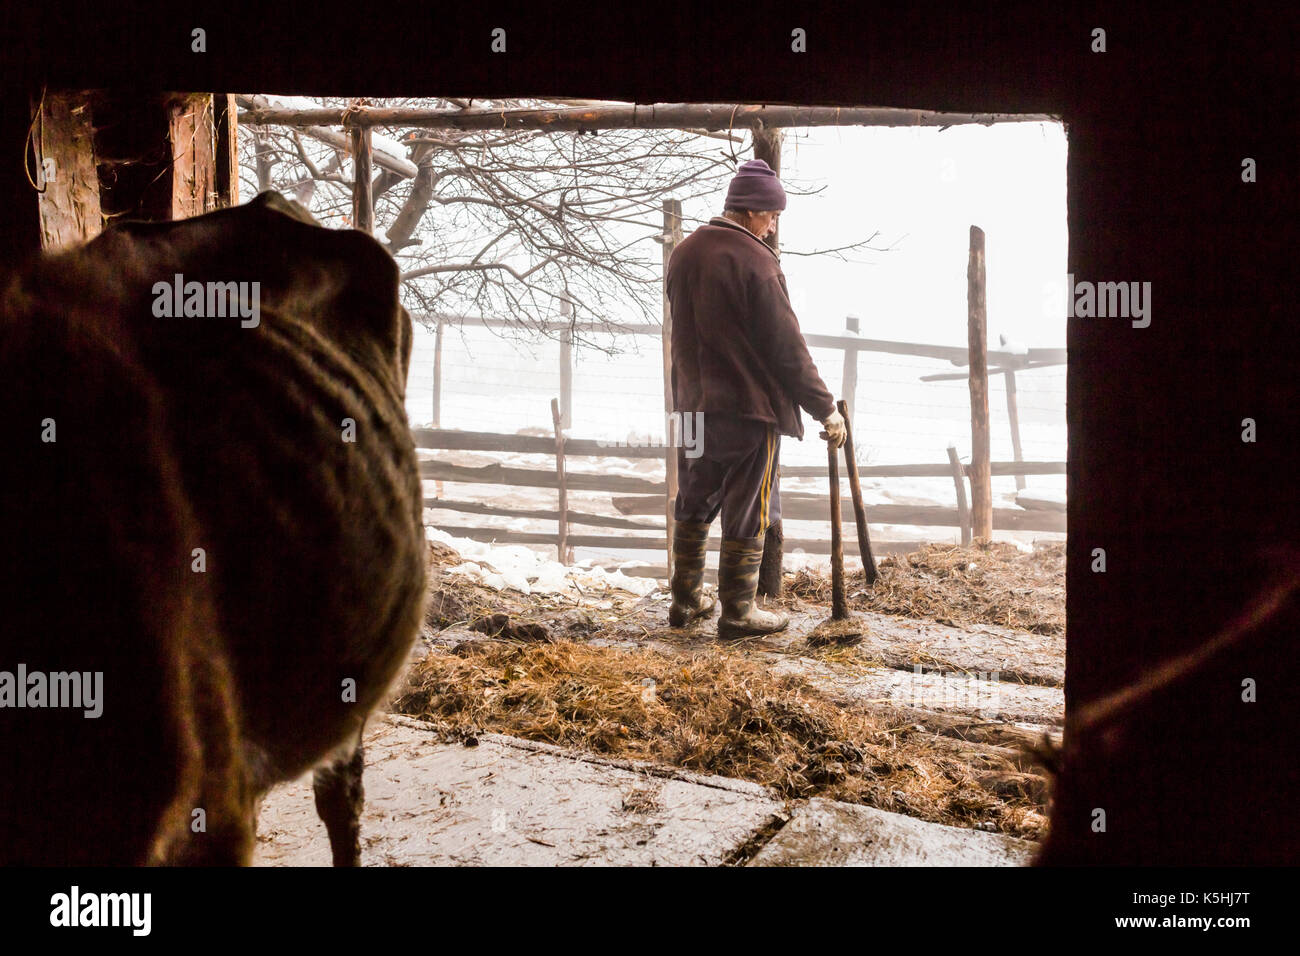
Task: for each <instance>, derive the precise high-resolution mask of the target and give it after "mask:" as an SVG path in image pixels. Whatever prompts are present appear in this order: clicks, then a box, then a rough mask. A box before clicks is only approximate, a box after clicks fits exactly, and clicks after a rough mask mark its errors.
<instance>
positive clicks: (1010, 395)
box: [1002, 369, 1025, 491]
mask: <svg viewBox="0 0 1300 956" xmlns="http://www.w3.org/2000/svg"><path fill="white" fill-rule="evenodd" d="M1002 377H1003V379H1004V380H1005V382H1006V387H1007V419H1008V420H1009V421H1010V422H1011V454H1012V455H1013V456H1014V457H1015V459H1016V461H1020V459H1021V458H1023V457H1024V456H1023V455H1021V453H1020V408H1019V406H1018V405H1017V403H1016V373H1015V372H1014V371H1012V370H1011V369H1007V370H1006V371H1005V372H1003V373H1002ZM1016 490H1017V491H1024V490H1025V476H1024V475H1023V474H1022V473H1020V472H1016Z"/></svg>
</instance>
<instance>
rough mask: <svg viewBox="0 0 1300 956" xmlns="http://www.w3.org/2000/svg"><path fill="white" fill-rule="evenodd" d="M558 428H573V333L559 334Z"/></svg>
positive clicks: (565, 331)
mask: <svg viewBox="0 0 1300 956" xmlns="http://www.w3.org/2000/svg"><path fill="white" fill-rule="evenodd" d="M560 427H561V428H572V427H573V333H572V332H570V331H569V330H568V329H565V330H564V331H563V332H561V333H560Z"/></svg>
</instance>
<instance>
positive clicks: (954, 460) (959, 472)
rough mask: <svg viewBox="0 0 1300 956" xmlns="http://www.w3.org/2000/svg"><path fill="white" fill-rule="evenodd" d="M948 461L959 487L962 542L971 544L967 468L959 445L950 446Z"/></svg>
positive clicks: (953, 478)
mask: <svg viewBox="0 0 1300 956" xmlns="http://www.w3.org/2000/svg"><path fill="white" fill-rule="evenodd" d="M948 462H949V464H950V465H951V466H952V483H953V485H954V486H955V487H956V489H957V521H958V524H959V526H960V527H961V543H962V544H963V545H969V544H970V506H969V505H968V504H966V470H965V469H964V468H962V465H961V459H959V458H958V457H957V447H956V446H955V445H949V446H948Z"/></svg>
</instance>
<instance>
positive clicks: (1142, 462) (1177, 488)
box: [0, 3, 1300, 787]
mask: <svg viewBox="0 0 1300 956" xmlns="http://www.w3.org/2000/svg"><path fill="white" fill-rule="evenodd" d="M467 6H471V8H470V9H461V8H453V9H449V8H447V7H445V6H442V5H439V6H438V7H437V8H436V10H435V8H432V7H428V6H426V7H423V8H414V9H411V10H409V11H406V12H403V11H402V10H401V8H400V7H397V8H393V9H392V10H391V11H389V10H387V9H386V12H385V15H384V18H382V19H381V18H379V17H376V18H374V19H372V20H370V21H368V22H367V23H366V26H365V29H363V30H359V29H358V28H357V26H356V24H355V23H354V22H351V21H348V20H346V19H345V18H343V17H342V16H331V15H330V14H326V13H321V12H319V11H318V10H316V9H313V10H312V11H311V12H310V13H305V12H304V11H303V9H301V8H295V9H292V10H288V11H285V12H283V13H276V12H271V11H264V12H263V14H262V16H260V17H259V18H258V19H257V21H256V30H255V31H252V32H242V31H240V30H239V29H238V28H237V26H236V21H235V20H234V19H233V18H231V17H229V16H227V15H216V14H214V15H207V14H201V13H196V14H188V13H177V14H174V15H173V16H172V17H171V18H170V19H157V18H154V19H149V20H132V21H130V22H113V21H111V20H108V19H107V16H106V14H105V12H104V11H105V8H103V7H101V6H94V7H91V6H89V5H87V6H86V7H85V8H84V11H85V12H84V13H77V14H75V15H70V16H66V15H63V14H60V13H59V12H57V11H55V10H51V9H50V8H49V7H45V6H43V7H41V9H40V15H39V18H38V17H37V16H35V15H30V16H31V22H30V23H21V24H17V25H14V24H11V27H13V26H16V27H17V30H18V32H17V33H14V32H11V33H10V35H11V36H16V37H20V38H22V39H21V42H20V43H19V45H18V48H17V51H16V55H14V56H11V57H8V58H7V60H6V74H7V81H8V86H9V89H8V99H7V101H8V102H9V103H10V104H13V103H23V104H25V103H26V98H27V96H28V95H29V93H30V92H31V91H32V90H33V89H39V86H40V83H41V81H42V79H45V80H48V81H49V82H51V83H53V84H55V85H65V86H81V87H102V86H112V85H123V84H128V83H129V84H134V85H136V86H139V87H140V88H152V89H183V90H240V91H250V92H251V91H258V90H269V91H276V92H301V93H307V92H314V93H332V94H371V95H394V94H406V95H417V94H418V95H477V96H489V95H524V94H554V95H565V96H586V97H598V98H611V99H635V100H638V101H642V102H653V101H660V102H671V101H691V100H694V101H746V102H774V103H776V102H784V103H831V104H835V103H838V104H844V105H848V104H859V105H882V106H903V107H920V108H934V109H947V110H956V111H971V110H978V111H1004V112H1017V111H1018V112H1053V113H1058V114H1060V115H1062V116H1063V118H1064V119H1065V121H1066V123H1067V125H1068V135H1069V170H1068V177H1069V228H1070V250H1069V268H1070V271H1071V272H1072V273H1073V274H1074V276H1075V278H1076V280H1084V279H1086V280H1091V281H1099V282H1101V281H1138V282H1150V283H1151V286H1152V306H1153V308H1152V316H1151V325H1150V327H1149V328H1144V329H1136V328H1132V327H1131V325H1130V323H1129V321H1128V320H1126V319H1119V318H1107V319H1076V320H1073V321H1072V322H1071V324H1070V327H1069V332H1068V347H1069V349H1070V370H1069V385H1068V403H1069V410H1068V414H1069V422H1070V466H1069V493H1070V499H1069V527H1070V541H1069V549H1070V550H1069V571H1068V601H1069V615H1068V621H1069V623H1068V661H1067V701H1068V705H1069V706H1070V707H1075V706H1077V705H1079V704H1080V703H1082V702H1085V701H1088V700H1090V699H1093V698H1096V697H1097V696H1098V695H1101V694H1103V693H1105V692H1106V691H1108V690H1111V689H1114V688H1115V687H1117V686H1119V685H1121V684H1123V683H1125V682H1127V681H1129V680H1131V679H1133V678H1134V677H1135V676H1137V675H1138V674H1139V673H1140V672H1141V671H1142V669H1143V667H1144V666H1146V665H1149V664H1150V663H1151V662H1153V661H1156V660H1158V659H1160V658H1162V657H1163V656H1165V655H1167V654H1170V653H1174V652H1177V651H1181V650H1185V649H1187V648H1189V647H1191V646H1193V645H1194V644H1196V643H1197V642H1198V641H1200V640H1203V639H1204V638H1206V637H1208V636H1209V635H1210V634H1212V633H1213V632H1214V630H1215V629H1216V628H1217V627H1219V626H1220V625H1222V624H1223V623H1224V622H1225V621H1226V620H1228V619H1229V617H1230V616H1231V615H1232V614H1233V613H1234V612H1235V611H1236V610H1238V609H1240V607H1241V606H1242V605H1243V604H1244V602H1245V601H1246V599H1247V598H1248V596H1249V595H1250V594H1252V593H1254V592H1255V591H1256V590H1257V589H1258V588H1259V587H1260V586H1261V585H1262V584H1263V583H1264V582H1265V579H1266V578H1267V577H1268V575H1269V574H1270V573H1272V571H1273V569H1274V567H1275V565H1274V564H1273V562H1272V561H1271V559H1270V558H1269V557H1268V556H1267V553H1266V549H1267V547H1268V546H1269V545H1271V544H1279V545H1285V544H1290V543H1293V542H1296V541H1297V540H1300V535H1298V534H1297V532H1300V507H1297V505H1296V503H1295V501H1294V498H1293V496H1292V493H1291V487H1290V486H1291V484H1292V476H1293V475H1294V474H1295V465H1296V463H1297V461H1296V459H1297V455H1296V452H1295V441H1296V436H1297V433H1298V430H1297V428H1296V425H1297V413H1296V409H1297V408H1300V387H1298V385H1297V382H1298V381H1300V374H1298V373H1297V369H1300V361H1298V360H1300V347H1298V346H1297V342H1298V339H1297V336H1296V335H1295V333H1294V331H1293V330H1292V328H1291V326H1292V324H1293V323H1294V321H1295V315H1296V309H1295V306H1296V296H1295V293H1294V291H1293V286H1292V283H1293V281H1294V280H1293V279H1292V271H1293V270H1292V261H1293V260H1294V256H1295V252H1294V249H1295V243H1294V237H1295V230H1294V227H1293V222H1294V217H1295V214H1296V211H1297V210H1296V196H1297V189H1296V174H1297V163H1296V159H1297V148H1296V130H1297V124H1296V109H1295V107H1296V95H1297V93H1296V90H1297V77H1296V70H1295V59H1296V57H1295V53H1294V49H1295V47H1294V40H1295V33H1294V30H1293V29H1292V28H1291V27H1290V25H1289V23H1287V22H1286V21H1285V20H1284V19H1283V18H1284V16H1285V15H1284V14H1282V13H1280V12H1279V11H1280V9H1281V8H1280V7H1279V8H1276V9H1275V8H1273V7H1272V6H1270V5H1264V4H1260V5H1249V4H1234V5H1233V6H1232V8H1231V9H1230V10H1220V11H1218V12H1217V13H1212V14H1206V13H1205V12H1203V11H1201V10H1199V9H1195V8H1192V9H1184V10H1179V11H1174V12H1170V13H1162V12H1158V11H1146V12H1137V13H1135V12H1133V11H1130V10H1128V9H1126V5H1121V4H1115V5H1108V4H1102V5H1095V6H1089V7H1086V8H1083V9H1080V10H1070V11H1064V10H1034V11H1032V12H1023V11H1019V10H1016V9H1015V8H1014V7H1009V6H1006V5H992V4H988V5H986V4H963V5H961V6H960V7H958V8H956V9H953V10H948V11H940V12H936V11H934V10H933V9H929V8H925V7H922V8H921V9H912V8H911V6H910V5H888V6H886V7H873V8H870V9H866V8H863V7H858V6H857V5H854V6H852V7H846V8H845V9H843V10H840V11H813V10H810V9H809V8H807V7H805V6H803V5H785V6H778V5H772V4H763V3H749V4H745V5H744V6H734V7H733V6H719V5H715V4H701V5H683V6H682V7H681V8H680V9H677V8H674V7H669V6H665V5H635V6H632V5H628V6H626V7H624V6H616V5H612V4H607V5H603V6H601V7H598V8H595V9H592V8H589V7H586V6H585V5H584V6H583V7H582V8H577V7H575V8H573V9H567V10H562V11H556V10H554V9H552V8H551V6H550V5H545V4H534V5H529V6H525V5H522V4H519V5H509V4H507V5H502V4H492V5H467ZM512 6H513V7H516V8H517V9H511V8H512ZM6 15H7V16H10V17H14V16H19V17H22V16H25V15H24V14H21V13H13V12H11V13H8V14H6ZM193 26H200V27H204V28H206V29H207V52H206V53H203V54H196V53H191V52H190V49H189V47H190V37H189V30H190V29H191V27H193ZM498 26H500V27H504V28H506V29H507V31H508V33H507V42H508V52H507V53H506V54H504V55H494V54H492V53H490V52H489V33H490V31H491V29H492V28H494V27H498ZM794 27H803V28H804V29H806V30H807V31H808V52H807V53H806V54H793V53H791V52H790V42H789V37H790V30H791V29H793V28H794ZM1094 27H1101V28H1104V29H1105V30H1106V34H1107V38H1106V40H1107V52H1106V53H1104V54H1099V53H1093V52H1091V51H1090V49H1089V47H1090V43H1091V36H1090V33H1091V30H1092V29H1093V28H1094ZM2 112H3V120H2V121H0V123H2V124H3V125H2V127H0V128H2V129H3V131H4V135H5V141H6V142H9V143H11V144H16V143H17V142H19V140H20V139H21V135H22V130H21V127H23V126H24V125H25V117H24V116H21V115H16V114H21V113H22V110H17V111H15V110H12V109H6V110H4V111H2ZM15 137H17V138H15ZM17 152H18V150H17V148H16V147H15V148H13V149H12V150H11V154H12V155H13V156H15V157H16V155H17ZM1245 157H1252V158H1254V159H1255V160H1256V162H1257V164H1258V181H1257V182H1255V183H1253V184H1245V183H1243V182H1242V180H1241V162H1242V160H1243V158H1245ZM1008 161H1014V158H1009V159H1008ZM0 177H3V188H4V190H5V191H4V194H3V198H4V200H5V201H4V202H3V203H2V204H0V207H2V209H3V215H4V216H5V217H6V226H5V229H4V233H3V241H4V242H5V243H6V244H7V247H6V249H5V253H6V256H5V258H6V260H11V259H12V258H13V256H14V255H15V254H17V253H19V252H22V251H25V250H28V249H31V248H32V247H33V237H34V235H35V230H34V228H33V227H32V226H31V224H29V223H28V221H27V220H28V219H30V218H31V214H29V210H28V207H31V206H32V203H31V200H30V196H26V194H25V190H27V186H26V184H25V181H24V180H23V179H22V177H21V174H20V171H18V168H17V166H16V164H15V163H12V162H11V163H8V164H5V165H3V166H2V167H0ZM33 208H34V207H33ZM864 319H865V321H866V323H867V325H868V327H869V326H870V319H869V317H864ZM1247 417H1250V418H1253V419H1255V421H1256V422H1257V427H1258V441H1257V442H1255V443H1253V444H1244V443H1243V442H1242V441H1241V430H1242V429H1241V422H1242V419H1243V418H1247ZM1095 548H1104V549H1105V552H1106V564H1107V570H1106V572H1105V573H1104V574H1098V573H1094V572H1092V570H1091V569H1090V566H1091V563H1092V553H1093V549H1095ZM1293 610H1294V609H1293ZM1293 616H1294V615H1293ZM1295 656H1296V655H1295V654H1285V653H1283V652H1282V649H1281V648H1280V647H1279V650H1278V657H1277V659H1274V658H1272V657H1268V656H1266V657H1265V658H1264V662H1265V663H1271V666H1270V667H1269V668H1268V669H1269V670H1270V671H1271V673H1270V674H1267V675H1262V676H1263V678H1264V679H1267V680H1270V681H1274V682H1280V681H1282V680H1284V679H1291V678H1293V677H1294V673H1295ZM1255 666H1263V664H1261V662H1260V661H1259V660H1256V662H1255ZM1224 674H1225V681H1226V680H1228V679H1229V678H1231V683H1234V684H1235V681H1236V679H1237V675H1236V672H1235V670H1234V669H1233V666H1231V662H1225V665H1224ZM1290 686H1291V687H1294V686H1295V681H1294V680H1293V679H1291V685H1290ZM1273 690H1274V693H1272V694H1271V695H1269V696H1263V695H1262V696H1261V701H1260V703H1259V704H1258V705H1257V706H1258V708H1259V710H1258V711H1256V712H1254V713H1255V715H1256V717H1258V716H1259V715H1261V714H1262V715H1265V716H1267V718H1268V720H1266V721H1265V723H1266V724H1269V725H1272V726H1276V727H1279V728H1284V731H1283V732H1284V733H1285V734H1287V735H1288V736H1287V738H1286V739H1288V740H1290V739H1293V735H1294V727H1295V717H1296V713H1295V711H1294V710H1292V709H1289V708H1291V706H1292V704H1293V703H1294V701H1283V700H1282V696H1281V694H1280V691H1281V688H1279V687H1278V686H1277V685H1276V683H1275V684H1274V686H1273ZM1269 708H1273V709H1271V710H1270V709H1269ZM1188 718H1189V720H1192V719H1193V715H1190V714H1189V715H1188ZM1231 732H1232V729H1231V728H1230V727H1229V728H1226V729H1225V728H1219V729H1217V730H1214V731H1213V733H1218V734H1222V735H1225V736H1226V735H1230V734H1231ZM1259 772H1260V773H1261V774H1262V773H1263V771H1262V770H1261V771H1259ZM1260 786H1273V787H1276V784H1275V783H1271V782H1269V781H1267V780H1264V779H1263V778H1262V777H1261V781H1260Z"/></svg>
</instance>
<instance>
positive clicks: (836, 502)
mask: <svg viewBox="0 0 1300 956" xmlns="http://www.w3.org/2000/svg"><path fill="white" fill-rule="evenodd" d="M839 457H840V450H839V449H838V448H836V447H835V445H834V444H833V443H831V442H829V441H828V442H827V443H826V471H827V476H828V477H829V478H830V484H831V619H832V620H835V621H842V620H844V619H845V618H847V617H848V616H849V605H848V602H847V601H846V600H845V599H844V534H843V531H842V530H841V528H840V462H839Z"/></svg>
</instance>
